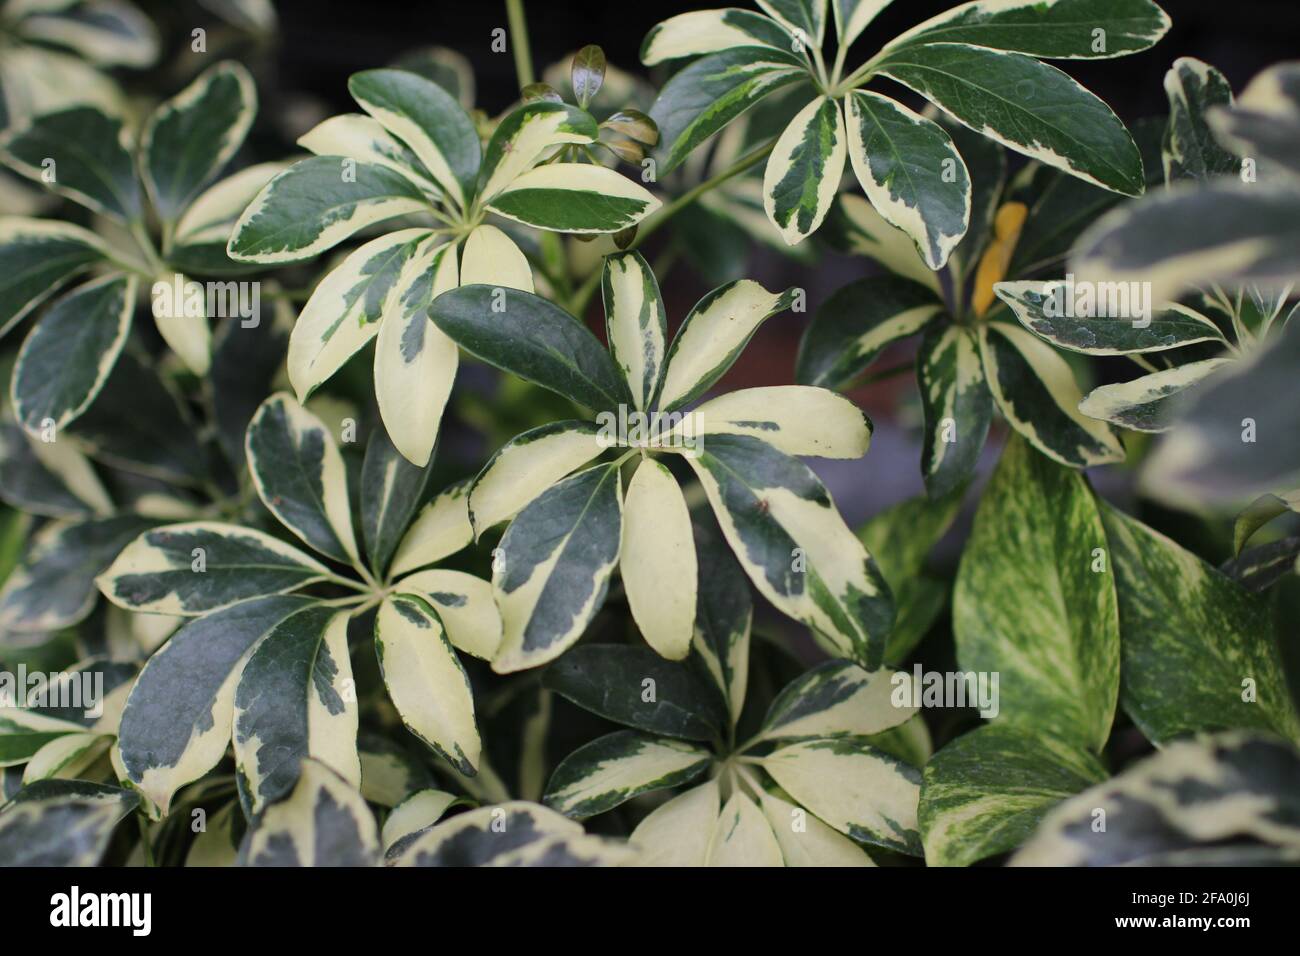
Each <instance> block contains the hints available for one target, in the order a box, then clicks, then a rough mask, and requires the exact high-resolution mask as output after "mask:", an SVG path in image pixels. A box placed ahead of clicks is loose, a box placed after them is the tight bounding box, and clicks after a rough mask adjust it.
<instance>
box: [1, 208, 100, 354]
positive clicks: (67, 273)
mask: <svg viewBox="0 0 1300 956" xmlns="http://www.w3.org/2000/svg"><path fill="white" fill-rule="evenodd" d="M106 251H107V250H106V249H105V248H104V246H103V243H102V242H101V241H100V239H99V237H98V236H96V235H95V234H94V233H93V232H90V231H88V230H86V229H82V228H81V227H80V226H74V225H72V224H71V223H66V222H57V221H54V220H46V219H26V218H23V217H20V216H4V217H0V336H2V335H4V334H5V333H6V332H8V331H9V330H10V329H12V328H13V327H14V326H16V325H17V324H18V323H19V322H21V321H22V320H23V319H24V318H25V317H26V316H27V315H28V314H29V313H30V312H31V311H32V310H33V309H34V308H36V307H37V306H38V305H40V304H41V303H42V302H44V301H45V300H46V299H47V298H49V297H50V296H51V295H53V294H54V293H55V292H57V291H58V290H59V287H60V286H62V285H63V284H64V283H65V282H67V281H68V280H69V279H71V278H72V277H73V276H75V275H77V274H78V273H80V272H82V271H84V270H86V269H88V268H90V267H91V266H92V265H94V264H95V263H96V262H99V261H101V260H102V259H103V258H104V254H105V252H106Z"/></svg>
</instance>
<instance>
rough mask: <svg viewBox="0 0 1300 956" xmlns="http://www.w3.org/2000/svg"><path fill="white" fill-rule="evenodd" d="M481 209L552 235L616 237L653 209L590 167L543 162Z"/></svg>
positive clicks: (650, 199)
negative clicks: (588, 234)
mask: <svg viewBox="0 0 1300 956" xmlns="http://www.w3.org/2000/svg"><path fill="white" fill-rule="evenodd" d="M487 206H488V208H489V209H491V210H492V211H493V212H495V213H497V214H498V215H500V216H504V217H505V218H507V219H513V220H515V221H516V222H522V223H523V224H524V225H527V226H533V227H535V228H537V229H547V230H550V231H552V232H571V233H577V234H584V233H604V232H621V231H622V230H624V229H629V228H631V227H632V226H635V225H636V224H637V223H638V222H640V221H641V220H642V219H644V218H645V217H646V216H648V215H650V214H651V213H652V212H654V211H655V210H656V209H658V208H659V206H660V202H659V200H658V199H656V198H655V197H654V196H653V195H652V194H651V193H650V192H649V191H648V190H647V189H646V188H645V187H644V186H641V185H640V184H639V183H636V182H634V181H633V180H631V179H629V178H627V177H626V176H624V175H622V174H621V173H619V172H616V171H615V170H612V169H606V168H605V167H604V166H596V165H593V164H590V163H548V164H547V165H545V166H538V167H537V168H536V169H532V170H529V171H528V172H526V173H523V174H521V175H519V176H517V177H515V179H513V180H512V181H511V182H510V183H509V184H508V185H506V186H505V187H503V188H502V189H501V190H500V191H499V192H497V193H496V195H494V196H493V197H492V198H491V199H490V200H488V201H487Z"/></svg>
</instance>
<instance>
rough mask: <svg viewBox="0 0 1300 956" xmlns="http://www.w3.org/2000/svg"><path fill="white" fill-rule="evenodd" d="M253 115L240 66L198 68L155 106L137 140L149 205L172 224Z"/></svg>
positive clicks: (252, 97) (250, 89)
mask: <svg viewBox="0 0 1300 956" xmlns="http://www.w3.org/2000/svg"><path fill="white" fill-rule="evenodd" d="M256 113H257V88H256V87H255V86H254V85H253V78H252V76H250V75H249V73H248V70H246V69H245V68H244V67H243V66H242V65H241V64H239V63H237V62H235V61H234V60H225V61H223V62H221V63H218V64H216V65H215V66H213V67H210V68H209V69H207V70H204V71H203V72H202V73H201V74H199V76H198V78H197V79H196V80H194V82H193V83H191V84H190V85H189V86H187V87H186V88H185V89H184V90H182V91H181V92H180V93H178V94H177V95H176V96H174V97H172V98H171V99H170V100H167V101H166V102H164V103H163V104H161V105H160V106H159V107H158V108H157V109H156V110H154V112H153V113H152V114H151V115H150V117H149V120H148V122H146V123H145V126H144V132H143V134H142V135H141V138H140V151H141V154H142V157H143V159H142V161H141V173H142V174H143V179H144V184H145V187H146V188H147V189H148V190H149V197H150V198H151V199H152V200H153V205H154V209H155V210H157V212H158V215H159V216H160V217H161V218H162V219H163V220H164V221H166V222H174V221H175V220H176V219H177V217H179V216H180V214H181V213H182V212H183V211H184V210H185V208H186V207H187V206H188V205H189V204H190V202H191V201H192V200H193V199H194V198H195V197H196V196H197V195H198V194H199V191H200V190H201V189H202V188H203V186H204V184H206V183H207V182H208V181H209V180H210V179H211V178H212V177H213V176H215V175H216V174H217V173H218V172H219V171H220V170H221V168H222V167H223V166H225V165H226V163H228V162H229V161H230V159H231V157H232V156H234V155H235V151H236V150H237V149H239V147H240V145H242V144H243V142H244V137H245V136H247V135H248V130H249V127H251V126H252V125H253V117H254V115H255V114H256Z"/></svg>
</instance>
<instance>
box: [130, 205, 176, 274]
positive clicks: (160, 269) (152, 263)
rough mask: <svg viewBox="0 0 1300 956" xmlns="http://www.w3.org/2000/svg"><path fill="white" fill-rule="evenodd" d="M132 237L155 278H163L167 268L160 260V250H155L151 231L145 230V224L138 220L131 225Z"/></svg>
mask: <svg viewBox="0 0 1300 956" xmlns="http://www.w3.org/2000/svg"><path fill="white" fill-rule="evenodd" d="M131 236H132V238H134V239H135V242H136V245H138V246H139V247H140V252H141V253H142V254H143V255H144V257H145V261H146V263H147V265H148V267H149V268H150V269H152V270H153V278H155V279H158V278H161V277H162V275H163V274H164V273H166V271H167V267H166V266H165V265H164V264H163V261H162V259H161V258H159V256H158V250H157V249H155V248H154V244H153V240H152V239H150V238H149V231H148V230H147V229H145V227H144V223H143V222H141V221H140V220H138V219H137V220H135V222H133V223H131Z"/></svg>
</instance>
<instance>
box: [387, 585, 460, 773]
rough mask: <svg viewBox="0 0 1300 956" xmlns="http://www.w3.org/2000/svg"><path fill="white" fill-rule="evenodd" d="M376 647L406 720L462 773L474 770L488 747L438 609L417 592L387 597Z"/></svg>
mask: <svg viewBox="0 0 1300 956" xmlns="http://www.w3.org/2000/svg"><path fill="white" fill-rule="evenodd" d="M375 651H376V653H378V655H379V669H380V670H381V671H382V672H383V675H384V685H385V686H386V687H387V688H388V695H389V696H390V697H391V698H392V699H393V706H395V707H396V708H397V712H398V713H399V714H401V716H402V722H403V723H404V724H406V726H407V728H408V729H409V730H410V731H411V732H412V733H413V734H415V735H416V736H417V737H419V738H420V739H421V740H423V741H424V742H425V743H426V744H428V745H429V746H430V747H431V748H433V749H434V750H435V751H436V752H437V753H439V754H440V755H442V756H443V757H445V758H446V759H447V760H449V761H450V762H451V763H452V764H453V765H454V766H455V767H456V769H457V770H459V771H460V772H461V773H465V774H473V773H474V772H475V768H476V767H477V766H478V762H479V753H480V751H481V749H482V743H481V742H480V740H479V732H478V725H477V723H476V721H475V717H474V698H473V695H472V694H471V691H470V685H469V678H468V677H467V676H466V675H465V668H464V667H462V666H461V663H460V660H459V659H458V658H457V657H456V652H455V651H454V650H452V646H451V643H450V642H449V641H448V640H447V634H446V631H445V630H444V628H443V625H442V621H441V619H440V618H439V616H438V614H437V612H436V611H434V609H433V608H432V607H431V606H430V605H429V603H428V602H427V601H426V600H425V599H424V598H422V597H420V596H419V595H417V594H412V593H406V592H403V593H400V594H397V595H395V596H393V597H389V598H385V599H384V601H383V603H382V604H380V605H379V613H378V615H377V616H376V618H375Z"/></svg>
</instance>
